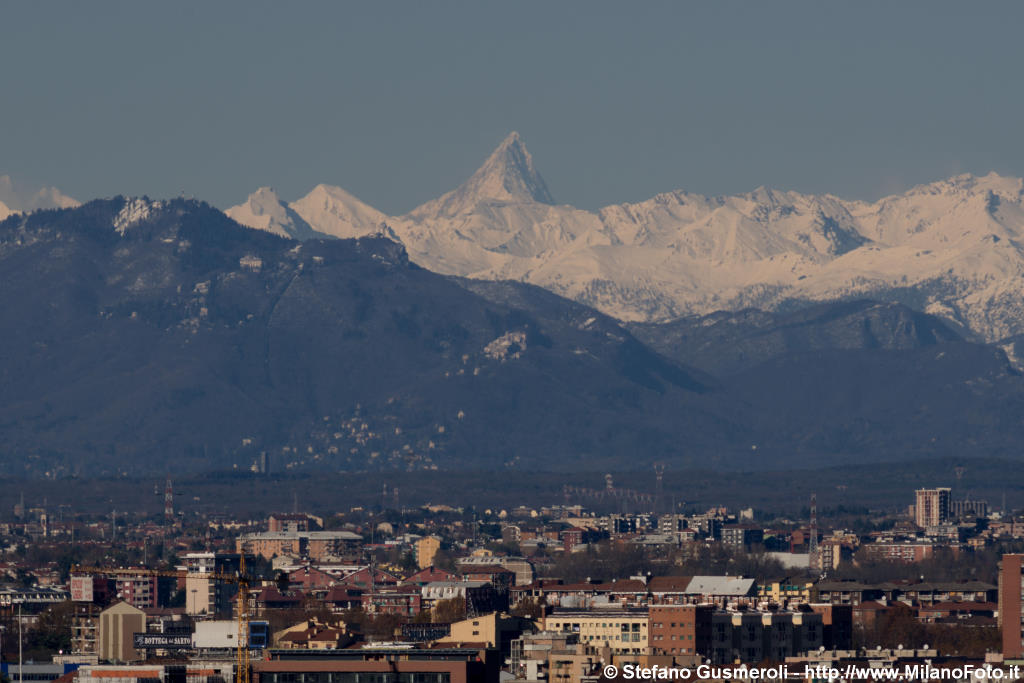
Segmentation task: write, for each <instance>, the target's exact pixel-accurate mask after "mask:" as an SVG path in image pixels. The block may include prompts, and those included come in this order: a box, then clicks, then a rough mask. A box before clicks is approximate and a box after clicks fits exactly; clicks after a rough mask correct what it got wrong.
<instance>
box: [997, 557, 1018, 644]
mask: <svg viewBox="0 0 1024 683" xmlns="http://www.w3.org/2000/svg"><path fill="white" fill-rule="evenodd" d="M1022 567H1024V555H1003V561H1002V562H1000V563H999V629H1000V630H1001V631H1002V634H1003V657H1004V658H1005V659H1020V658H1021V655H1022V654H1024V624H1022V623H1021V622H1022V621H1024V613H1022V612H1021V603H1022V598H1024V584H1022V582H1021V569H1022Z"/></svg>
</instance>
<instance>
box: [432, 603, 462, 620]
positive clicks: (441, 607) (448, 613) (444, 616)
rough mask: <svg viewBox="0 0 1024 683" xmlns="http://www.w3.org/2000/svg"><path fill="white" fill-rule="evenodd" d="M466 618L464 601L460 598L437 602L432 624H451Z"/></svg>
mask: <svg viewBox="0 0 1024 683" xmlns="http://www.w3.org/2000/svg"><path fill="white" fill-rule="evenodd" d="M465 618H466V601H465V600H463V599H462V598H451V599H450V600H438V601H437V604H436V605H434V623H435V624H451V623H453V622H456V621H461V620H463V619H465Z"/></svg>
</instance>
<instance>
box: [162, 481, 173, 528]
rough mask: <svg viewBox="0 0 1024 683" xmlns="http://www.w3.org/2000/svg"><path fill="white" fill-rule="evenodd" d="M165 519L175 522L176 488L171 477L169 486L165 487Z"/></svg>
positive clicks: (168, 482)
mask: <svg viewBox="0 0 1024 683" xmlns="http://www.w3.org/2000/svg"><path fill="white" fill-rule="evenodd" d="M164 519H166V520H167V521H168V522H173V521H174V487H173V486H172V485H171V478H170V477H167V486H166V487H164Z"/></svg>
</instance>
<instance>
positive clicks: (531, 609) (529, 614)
mask: <svg viewBox="0 0 1024 683" xmlns="http://www.w3.org/2000/svg"><path fill="white" fill-rule="evenodd" d="M512 615H513V616H516V617H524V618H526V619H540V618H541V617H543V616H544V606H543V605H541V604H540V602H538V601H537V600H535V599H533V598H523V599H522V600H520V601H519V604H517V605H516V606H515V607H513V608H512Z"/></svg>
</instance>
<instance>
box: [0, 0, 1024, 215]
mask: <svg viewBox="0 0 1024 683" xmlns="http://www.w3.org/2000/svg"><path fill="white" fill-rule="evenodd" d="M1022 28H1024V3H1019V2H1013V3H1010V2H1005V3H998V2H984V3H973V2H956V3H944V2H933V1H929V2H888V1H887V2H864V1H858V2H847V3H836V2H821V1H820V0H815V1H813V2H740V3H731V2H721V1H715V2H704V3H696V2H618V3H604V2H595V1H593V0H588V1H586V2H552V1H544V2H505V3H493V2H462V3H448V2H403V3H392V2H381V1H379V0H378V1H374V2H366V3H361V2H360V3H357V2H344V3H343V2H330V3H318V2H272V3H270V2H268V3H257V2H252V1H247V2H208V1H207V0H204V1H203V2H184V1H183V0H175V1H174V2H165V3H155V2H135V1H132V2H123V3H113V2H81V1H80V0H75V1H73V2H42V1H40V2H31V1H25V2H6V3H4V4H3V8H2V9H0V64H2V68H0V93H3V99H2V100H0V173H10V174H12V175H14V176H16V177H20V178H23V179H26V180H29V181H33V182H42V183H47V184H54V185H56V186H58V187H60V188H61V189H63V190H64V191H65V192H67V193H69V194H71V195H73V196H75V197H78V198H79V199H88V198H91V197H94V196H109V195H113V194H119V193H123V194H149V195H150V196H154V197H159V196H168V195H174V194H177V193H178V192H180V191H185V192H186V193H188V194H194V195H196V196H197V197H200V198H204V199H207V200H209V201H211V202H212V203H214V204H216V205H218V206H221V207H227V206H229V205H231V204H234V203H237V202H240V201H241V200H243V199H244V198H245V196H246V195H247V194H248V193H249V192H250V191H252V190H254V189H255V188H256V187H257V186H260V185H271V186H273V187H275V188H276V189H277V190H278V191H279V192H280V193H281V195H282V196H283V197H284V198H286V199H294V198H297V197H299V196H301V195H302V194H305V193H306V192H307V191H308V190H309V189H311V188H312V187H313V186H314V185H315V184H317V183H320V182H324V183H330V184H334V185H341V186H342V187H344V188H346V189H347V190H349V191H350V192H352V193H354V194H355V195H357V196H359V197H360V198H362V199H363V200H365V201H367V202H369V203H371V204H373V205H375V206H377V207H378V208H380V209H382V210H385V211H389V212H393V213H396V212H403V211H406V210H408V209H411V208H412V207H413V206H415V205H417V204H418V203H420V202H422V201H425V200H427V199H429V198H432V197H434V196H437V195H438V194H441V193H442V192H444V191H447V190H449V189H451V188H453V187H454V186H456V185H457V184H458V183H459V182H461V181H462V180H463V179H465V177H466V176H468V175H469V174H470V173H472V171H473V170H474V169H475V168H476V167H477V166H478V165H479V163H480V162H481V161H482V160H483V159H484V158H485V157H486V156H487V154H488V153H489V152H490V151H491V149H492V148H493V147H494V146H496V145H497V144H498V143H499V142H500V141H501V139H502V138H503V137H504V136H505V135H506V134H507V133H508V131H510V130H518V131H519V132H520V133H521V134H522V136H523V139H524V141H525V142H526V144H527V146H528V147H529V149H530V150H531V152H532V153H533V156H534V161H535V162H536V164H537V166H538V168H539V170H540V172H541V173H542V174H543V175H544V177H545V179H546V180H547V183H548V185H549V187H550V188H551V191H552V193H553V194H554V196H555V198H556V200H558V201H559V202H565V203H571V204H576V205H578V206H582V207H587V208H596V207H598V206H601V205H604V204H609V203H613V202H621V201H635V200H641V199H645V198H647V197H649V196H651V195H652V194H655V193H657V192H660V191H665V190H670V189H677V188H682V189H686V190H689V191H694V192H701V193H705V194H725V193H733V192H741V191H747V190H750V189H753V188H755V187H757V186H758V185H768V186H771V187H778V188H783V189H796V190H802V191H808V192H833V193H836V194H840V195H843V196H848V197H862V198H874V197H877V196H880V195H882V194H885V193H888V192H893V191H898V190H902V189H904V188H906V187H909V186H911V185H914V184H918V183H921V182H928V181H931V180H935V179H939V178H943V177H948V176H950V175H953V174H956V173H962V172H968V171H969V172H973V173H985V172H988V171H989V170H996V171H999V172H1001V173H1007V174H1012V175H1024V136H1022V134H1021V124H1022V121H1024V117H1022V113H1024V87H1022V86H1024V83H1022V81H1024V77H1022V72H1024V40H1022V39H1021V29H1022Z"/></svg>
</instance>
